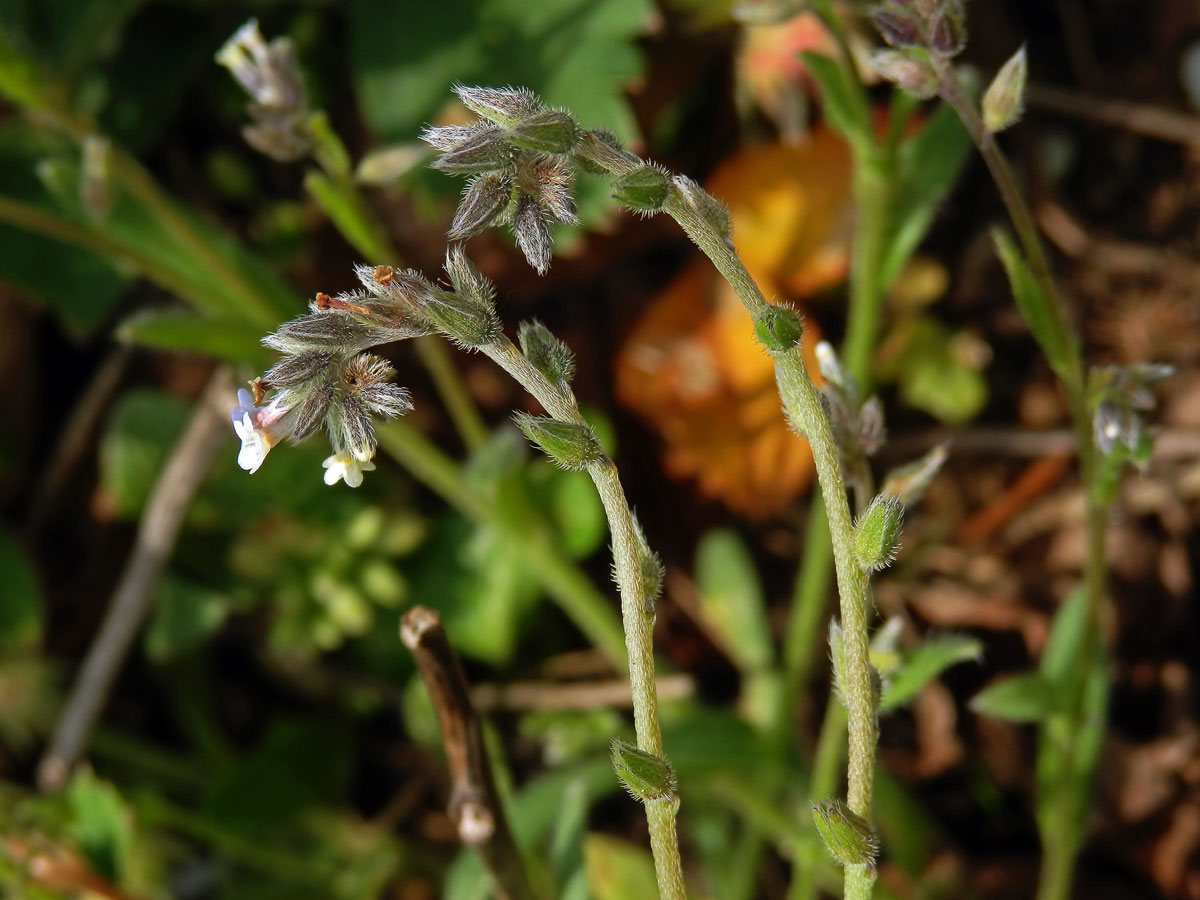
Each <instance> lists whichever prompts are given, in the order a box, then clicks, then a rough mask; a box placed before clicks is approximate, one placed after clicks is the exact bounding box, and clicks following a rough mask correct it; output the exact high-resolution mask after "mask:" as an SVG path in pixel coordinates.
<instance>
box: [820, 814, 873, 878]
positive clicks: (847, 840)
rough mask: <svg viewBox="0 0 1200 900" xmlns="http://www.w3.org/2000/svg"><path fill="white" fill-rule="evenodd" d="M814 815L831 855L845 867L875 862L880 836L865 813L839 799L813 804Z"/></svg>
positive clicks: (868, 864) (822, 838) (867, 864)
mask: <svg viewBox="0 0 1200 900" xmlns="http://www.w3.org/2000/svg"><path fill="white" fill-rule="evenodd" d="M812 814H813V823H814V824H815V825H816V826H817V833H818V834H820V835H821V840H822V841H824V843H825V848H826V849H827V850H828V851H829V855H830V856H832V857H833V858H834V859H835V860H837V861H838V862H839V863H841V864H842V865H844V866H870V865H874V863H875V857H876V855H877V854H878V853H879V838H878V836H877V835H876V834H875V832H874V831H873V830H872V829H871V826H870V825H869V824H867V821H866V820H865V819H864V818H863V817H862V816H860V815H857V814H856V813H853V812H851V811H850V809H849V807H847V806H846V804H845V803H843V802H842V801H841V800H838V799H836V798H830V799H828V800H824V801H822V802H820V803H814V804H813V807H812Z"/></svg>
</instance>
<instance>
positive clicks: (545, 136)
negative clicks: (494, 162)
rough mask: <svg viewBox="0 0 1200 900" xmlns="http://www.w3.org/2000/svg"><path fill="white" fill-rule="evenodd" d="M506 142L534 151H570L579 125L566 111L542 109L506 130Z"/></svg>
mask: <svg viewBox="0 0 1200 900" xmlns="http://www.w3.org/2000/svg"><path fill="white" fill-rule="evenodd" d="M507 138H508V142H509V143H510V144H512V145H513V146H514V147H520V148H521V149H522V150H532V151H533V152H534V153H570V152H571V149H572V148H573V147H574V146H575V145H576V144H577V143H578V142H579V126H578V125H576V124H575V120H574V119H572V118H571V116H570V115H569V114H568V113H565V112H562V111H561V110H557V109H547V110H543V111H542V112H540V113H537V114H536V115H533V116H530V117H529V118H528V119H526V120H525V121H523V122H518V123H517V124H516V125H514V126H512V127H511V128H510V129H509V130H508V134H507Z"/></svg>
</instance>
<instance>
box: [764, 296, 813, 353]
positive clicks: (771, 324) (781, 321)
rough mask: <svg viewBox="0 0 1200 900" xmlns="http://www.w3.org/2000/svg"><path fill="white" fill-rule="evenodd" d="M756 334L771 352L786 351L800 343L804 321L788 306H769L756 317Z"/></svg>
mask: <svg viewBox="0 0 1200 900" xmlns="http://www.w3.org/2000/svg"><path fill="white" fill-rule="evenodd" d="M754 334H755V335H756V336H757V337H758V341H759V343H760V344H762V345H763V346H764V347H766V348H767V349H768V350H769V351H770V352H771V353H786V352H788V351H789V350H791V349H792V348H793V347H795V346H797V345H798V344H799V343H800V338H801V337H803V335H804V323H803V322H802V321H801V320H800V317H799V316H798V315H796V311H795V310H794V309H791V308H789V307H786V306H768V307H766V308H765V309H763V310H762V311H760V312H759V313H758V315H757V316H755V318H754Z"/></svg>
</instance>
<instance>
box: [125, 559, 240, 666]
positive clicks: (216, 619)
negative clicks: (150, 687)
mask: <svg viewBox="0 0 1200 900" xmlns="http://www.w3.org/2000/svg"><path fill="white" fill-rule="evenodd" d="M228 614H229V603H228V600H227V598H226V597H225V595H224V594H221V593H218V592H216V591H212V590H209V589H207V588H204V587H201V586H200V585H198V584H194V583H192V582H190V581H185V580H183V579H182V578H176V577H173V576H171V575H168V576H167V577H166V578H165V579H164V580H163V582H162V584H161V585H160V586H159V589H158V596H157V598H156V599H155V603H154V611H153V613H152V614H151V617H150V622H149V625H148V626H147V628H146V636H145V642H146V655H147V656H148V657H150V659H151V660H153V661H154V662H156V663H164V662H167V661H169V660H171V659H173V658H174V657H176V656H178V655H179V654H181V653H186V652H187V651H189V650H191V649H193V648H195V647H197V646H199V645H200V644H201V643H202V642H203V641H204V640H205V639H207V638H208V637H209V635H211V634H212V633H213V632H215V631H216V630H217V629H218V628H219V627H220V626H221V624H222V623H223V622H224V621H225V618H226V616H227V615H228Z"/></svg>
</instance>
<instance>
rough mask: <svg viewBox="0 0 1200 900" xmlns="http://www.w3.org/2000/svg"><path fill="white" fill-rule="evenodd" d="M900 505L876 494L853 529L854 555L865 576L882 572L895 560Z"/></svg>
mask: <svg viewBox="0 0 1200 900" xmlns="http://www.w3.org/2000/svg"><path fill="white" fill-rule="evenodd" d="M903 527H904V504H902V503H901V502H900V501H899V500H897V499H896V498H895V497H891V496H886V495H884V494H879V495H878V496H876V497H875V499H874V500H872V501H871V505H870V506H868V507H867V510H866V512H864V513H863V514H862V515H861V516H860V517H859V519H858V521H857V522H856V523H855V525H854V555H855V557H856V558H857V559H858V564H859V565H860V566H861V567H862V569H863V571H865V572H874V571H878V570H879V569H883V568H886V567H887V566H888V565H889V564H890V563H891V561H892V560H893V559H895V558H896V549H897V548H898V547H899V545H900V531H901V529H902V528H903Z"/></svg>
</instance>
